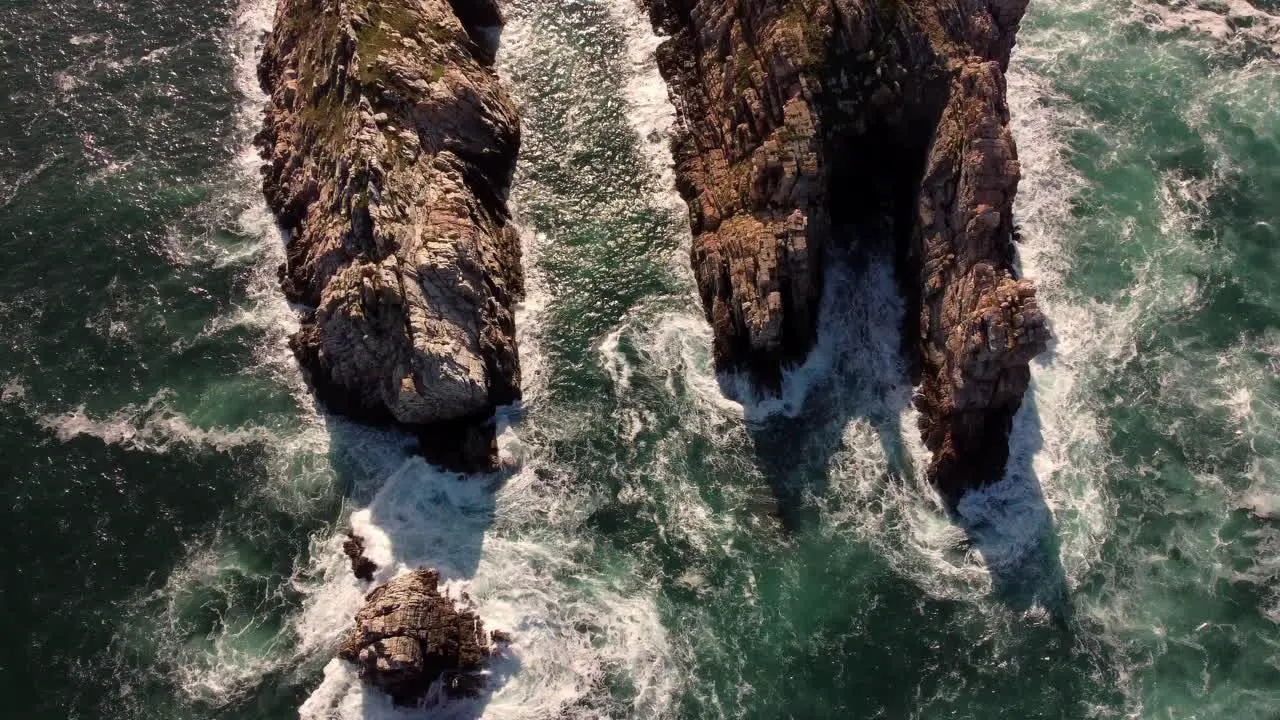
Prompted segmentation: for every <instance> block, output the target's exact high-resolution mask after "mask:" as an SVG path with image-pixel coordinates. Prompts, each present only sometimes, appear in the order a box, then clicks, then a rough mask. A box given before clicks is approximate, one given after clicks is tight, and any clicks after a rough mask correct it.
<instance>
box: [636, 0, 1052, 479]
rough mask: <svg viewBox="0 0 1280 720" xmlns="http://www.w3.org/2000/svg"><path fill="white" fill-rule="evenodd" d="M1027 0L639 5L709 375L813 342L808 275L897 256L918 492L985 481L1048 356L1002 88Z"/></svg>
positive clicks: (761, 368)
mask: <svg viewBox="0 0 1280 720" xmlns="http://www.w3.org/2000/svg"><path fill="white" fill-rule="evenodd" d="M1025 6H1026V0H740V1H739V2H732V3H729V2H724V0H652V2H651V4H650V6H649V7H650V14H651V17H652V19H653V23H654V25H655V28H656V29H658V31H659V32H662V33H665V34H667V35H669V36H670V37H669V39H667V40H666V41H665V42H664V43H663V44H662V46H661V47H660V48H659V51H658V60H659V67H660V69H661V71H662V74H663V76H664V78H665V79H666V80H667V81H668V84H669V88H670V95H671V98H672V100H673V102H674V104H675V106H676V110H677V113H678V116H679V118H680V123H679V128H678V131H677V134H676V137H675V138H674V140H673V143H672V146H673V152H674V157H675V164H676V177H677V183H678V186H679V190H680V192H681V194H682V195H683V197H684V198H685V200H686V201H687V202H688V205H689V215H690V224H691V226H692V229H693V233H694V243H693V250H692V263H693V267H694V270H695V274H696V276H697V280H698V288H699V292H700V294H701V297H702V301H703V305H704V309H705V311H706V314H707V317H708V319H709V320H710V321H711V323H712V326H713V329H714V336H715V357H716V360H717V365H718V366H719V367H720V368H721V369H726V370H741V371H746V372H748V373H750V374H751V375H752V377H753V378H754V379H755V380H756V381H757V383H758V384H761V385H765V386H769V385H773V384H776V383H777V381H778V377H779V369H780V367H782V366H783V365H785V364H786V363H788V362H791V361H796V360H799V359H800V358H801V357H802V356H803V355H804V353H805V352H807V351H808V349H809V348H810V347H811V346H812V344H813V340H814V332H815V329H816V324H817V314H818V301H819V298H820V297H821V294H822V292H821V291H822V276H823V271H824V258H825V257H826V254H827V253H828V252H829V251H831V250H832V249H833V248H836V247H841V246H847V245H848V244H849V243H856V242H862V241H863V240H860V239H859V238H867V237H871V236H887V237H890V238H892V241H893V243H894V248H895V252H896V255H897V258H898V261H899V278H900V281H901V284H902V287H903V291H904V294H905V295H906V297H907V300H908V308H909V311H908V318H907V328H906V338H907V342H906V344H907V346H908V347H907V351H908V353H909V355H910V356H911V359H912V363H911V365H912V366H913V367H914V373H915V374H916V375H917V378H916V379H917V380H918V381H919V383H920V390H919V393H918V396H917V405H918V407H919V408H920V410H921V411H922V412H921V431H922V433H923V436H924V439H925V443H926V444H927V445H928V447H929V449H930V450H932V451H933V460H932V465H931V467H930V471H929V472H930V477H931V479H932V480H933V481H934V482H935V484H936V485H937V487H938V488H939V490H940V491H941V492H942V493H943V495H944V496H945V497H946V498H947V499H948V500H950V501H951V502H952V503H954V502H955V501H956V500H957V499H958V497H959V495H960V494H961V493H962V492H963V490H964V489H965V488H968V487H972V486H976V485H981V484H983V483H985V482H989V481H992V480H994V479H997V478H998V477H999V476H1000V473H1001V471H1002V469H1003V467H1004V464H1005V462H1006V461H1007V456H1008V441H1007V436H1008V431H1009V427H1010V424H1011V421H1012V417H1013V414H1014V413H1015V412H1016V411H1017V409H1018V406H1019V405H1020V403H1021V399H1022V395H1023V392H1024V391H1025V390H1026V387H1027V384H1028V382H1029V378H1030V374H1029V370H1028V367H1027V365H1028V362H1029V361H1030V359H1031V358H1032V357H1034V356H1035V355H1036V354H1037V353H1039V352H1040V351H1041V350H1043V349H1044V347H1045V344H1046V342H1047V340H1048V330H1047V328H1046V325H1045V319H1044V317H1043V315H1042V313H1041V312H1040V310H1039V309H1038V308H1037V306H1036V301H1035V290H1034V288H1033V287H1032V285H1031V284H1030V283H1029V282H1027V281H1025V280H1019V279H1017V277H1016V272H1015V268H1014V252H1013V245H1012V234H1013V220H1012V205H1013V198H1014V193H1015V191H1016V188H1017V182H1018V177H1019V168H1018V162H1017V155H1016V151H1015V148H1014V144H1013V139H1012V137H1011V136H1010V134H1009V131H1008V128H1007V123H1008V110H1007V107H1006V104H1005V99H1004V94H1005V82H1004V71H1005V69H1006V67H1007V65H1008V61H1009V53H1010V51H1011V50H1012V47H1013V42H1014V35H1015V33H1016V30H1017V27H1018V23H1019V21H1020V19H1021V17H1022V13H1023V11H1024V10H1025Z"/></svg>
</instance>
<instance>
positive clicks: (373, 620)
mask: <svg viewBox="0 0 1280 720" xmlns="http://www.w3.org/2000/svg"><path fill="white" fill-rule="evenodd" d="M439 581H440V576H439V575H438V574H437V573H436V572H435V571H434V570H418V571H415V572H411V573H408V574H405V575H400V576H398V577H396V578H394V579H393V580H391V581H390V582H388V583H386V584H385V585H380V586H378V587H376V588H374V589H373V590H372V591H371V592H370V593H369V594H368V595H367V596H366V597H365V606H364V607H363V608H361V609H360V611H359V612H358V613H356V626H355V629H353V630H352V631H351V634H350V635H349V636H348V637H347V639H346V640H345V641H344V642H343V643H342V646H341V648H339V650H338V656H339V657H341V658H342V659H344V660H347V661H350V662H352V663H354V664H355V665H356V667H357V668H358V669H359V673H360V679H361V680H363V681H364V682H366V683H368V684H370V685H372V686H374V687H377V688H379V689H381V690H383V691H384V692H386V693H387V694H388V695H390V696H391V697H392V699H393V700H395V701H396V703H398V704H401V705H410V704H414V703H416V702H418V701H419V700H421V699H422V698H423V697H424V696H425V695H426V694H427V691H428V690H429V689H430V688H431V685H432V684H433V683H435V682H436V681H443V685H442V688H443V690H444V692H445V693H446V694H450V695H467V694H472V693H474V692H476V691H477V690H478V689H479V688H480V687H481V686H482V685H483V676H480V675H478V674H477V673H478V672H479V671H480V670H481V669H482V668H483V667H484V665H485V662H486V661H487V659H488V658H489V657H490V655H491V654H492V652H493V651H492V650H491V648H490V646H489V643H488V638H486V637H485V634H484V628H483V625H482V623H481V622H480V619H479V618H477V617H476V615H475V613H473V612H471V611H470V610H465V609H463V610H459V609H458V608H457V607H456V606H455V605H454V602H453V601H452V600H451V599H449V598H448V597H445V596H443V595H441V594H440V592H439V590H438V589H437V587H438V585H439Z"/></svg>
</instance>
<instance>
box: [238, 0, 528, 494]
mask: <svg viewBox="0 0 1280 720" xmlns="http://www.w3.org/2000/svg"><path fill="white" fill-rule="evenodd" d="M457 6H458V7H461V8H462V9H463V11H461V12H459V11H456V10H455V6H454V5H453V4H451V3H449V2H447V1H446V0H279V2H278V5H277V10H276V18H275V29H274V31H273V32H272V34H271V36H270V38H269V39H268V41H267V44H266V48H265V50H264V52H263V57H262V61H261V63H260V65H259V76H260V79H261V81H262V85H263V87H264V88H265V89H266V90H267V92H268V93H270V95H271V104H270V107H269V108H268V111H267V117H266V122H265V126H264V128H263V130H262V132H261V133H260V134H259V136H258V144H259V146H260V147H261V149H262V152H263V155H264V157H265V158H266V160H267V162H268V164H267V165H266V167H265V168H264V180H263V188H264V191H265V194H266V197H267V202H268V204H269V205H270V206H271V208H272V210H273V211H274V212H275V213H276V214H277V216H278V218H279V221H280V224H281V225H282V226H283V227H284V229H285V230H287V231H288V241H287V262H286V263H285V264H284V265H283V266H282V267H281V270H280V280H281V284H282V286H283V288H284V291H285V294H286V295H287V296H288V298H289V299H290V300H291V301H293V302H295V303H298V304H300V305H303V306H305V307H306V308H308V309H307V311H306V312H305V314H304V316H303V318H302V323H301V328H300V329H299V330H298V332H297V333H296V334H295V335H294V336H293V338H292V340H291V346H292V348H293V350H294V352H295V354H296V355H297V356H298V358H299V360H300V361H301V363H302V365H303V366H304V368H305V369H306V370H307V371H308V374H309V376H310V379H311V381H312V383H313V385H314V386H315V388H316V391H317V393H318V395H319V396H320V398H321V399H322V400H323V401H324V403H325V404H326V405H327V406H328V407H329V408H330V409H332V410H334V411H337V412H340V413H344V414H348V415H351V416H353V417H356V418H358V419H362V420H366V421H371V422H377V423H394V424H398V425H401V426H406V427H409V428H411V429H414V430H415V431H417V432H418V433H419V435H420V436H421V437H422V438H423V443H422V444H423V449H424V452H426V453H428V455H429V456H432V459H433V460H438V461H440V462H443V463H446V464H448V465H450V466H453V467H456V468H459V469H473V468H477V467H481V468H483V467H489V466H491V465H492V464H493V461H494V458H495V448H494V443H493V431H492V427H491V424H490V423H489V421H490V419H491V416H492V413H493V409H494V407H495V406H497V405H501V404H505V403H509V402H512V401H513V400H515V399H516V398H517V397H518V395H519V363H518V359H517V354H516V344H515V326H514V320H513V315H512V309H513V306H514V304H515V302H516V301H517V300H518V299H519V297H520V295H521V294H522V292H523V286H522V275H521V270H520V245H519V241H518V238H517V234H516V230H515V228H514V227H513V226H512V225H511V223H510V222H509V216H508V210H507V205H506V194H507V190H508V186H509V183H510V179H511V173H512V169H513V164H514V162H515V158H516V154H517V151H518V148H519V140H520V138H519V122H518V118H517V116H516V111H515V108H514V106H513V104H512V102H511V100H510V99H509V98H508V96H507V94H506V92H505V91H504V90H503V88H502V86H501V84H500V83H499V81H498V77H497V75H496V74H495V72H494V70H493V67H492V62H493V52H494V48H495V41H496V28H495V27H494V26H495V25H497V24H499V23H500V22H501V18H500V15H499V14H498V11H497V7H496V5H494V4H493V3H492V2H485V1H484V0H477V1H476V2H467V3H458V4H457ZM441 438H444V440H443V441H442V440H441ZM459 439H460V440H459ZM442 449H444V450H446V451H445V452H437V451H441V450H442Z"/></svg>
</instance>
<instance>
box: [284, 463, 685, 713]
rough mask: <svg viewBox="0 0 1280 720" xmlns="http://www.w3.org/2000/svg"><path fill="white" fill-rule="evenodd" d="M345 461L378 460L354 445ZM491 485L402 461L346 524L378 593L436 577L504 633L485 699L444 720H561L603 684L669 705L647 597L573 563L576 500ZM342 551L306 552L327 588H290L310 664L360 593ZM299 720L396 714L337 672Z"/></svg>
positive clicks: (665, 661)
mask: <svg viewBox="0 0 1280 720" xmlns="http://www.w3.org/2000/svg"><path fill="white" fill-rule="evenodd" d="M348 452H353V453H361V454H363V453H368V452H381V453H384V454H386V453H390V456H392V457H394V456H396V452H397V451H396V450H395V449H394V448H391V449H388V448H381V449H379V448H378V446H377V445H376V444H370V443H369V442H367V438H366V439H363V440H362V441H361V442H360V444H359V445H358V446H350V447H349V448H348ZM494 482H495V481H494V480H493V479H486V478H483V477H459V476H457V475H454V474H451V473H444V472H441V471H439V470H437V469H435V468H432V467H431V466H429V465H427V464H426V463H425V462H423V461H422V460H421V459H420V458H408V459H403V460H402V461H401V462H400V465H399V466H398V467H396V469H395V470H394V471H393V472H392V473H391V474H390V476H389V477H387V478H386V481H385V484H383V485H382V486H381V487H380V488H379V489H378V491H377V493H376V495H375V496H374V498H373V500H372V502H371V503H370V504H369V505H368V506H367V507H365V508H362V509H360V510H358V511H356V512H355V513H353V514H352V516H351V526H352V528H353V530H354V531H355V532H356V534H358V535H360V536H361V537H362V538H364V539H365V543H366V555H367V556H368V557H369V558H370V559H371V560H373V561H374V562H376V563H377V564H378V565H379V570H378V572H377V575H376V576H375V582H383V581H385V580H387V579H389V578H391V577H394V576H395V575H397V574H399V573H401V572H405V571H407V570H409V569H412V568H417V567H434V568H436V569H438V570H439V571H440V572H441V576H442V579H443V581H444V588H445V590H446V592H448V593H450V594H452V595H453V596H454V597H460V596H461V594H462V593H467V594H468V595H469V597H470V598H471V601H472V602H474V603H475V606H476V609H477V611H478V613H479V614H480V616H481V617H482V618H483V619H484V620H485V621H486V623H487V624H488V626H489V627H494V628H501V629H503V630H506V631H508V632H509V633H511V635H512V637H513V642H512V644H511V645H510V647H509V648H508V651H509V653H510V657H509V658H508V660H507V661H506V662H505V663H503V662H500V663H498V664H497V665H496V666H495V667H494V668H493V670H492V672H493V673H494V675H495V677H493V678H492V679H491V681H490V690H491V693H492V694H491V695H487V696H486V697H484V698H483V699H482V700H479V701H476V702H474V703H473V702H470V701H456V702H454V703H451V704H449V705H448V706H446V707H445V708H443V709H442V712H443V713H444V716H446V717H449V716H455V715H456V716H461V715H468V716H474V713H475V712H476V710H477V708H479V707H482V708H483V712H484V716H485V717H494V718H503V717H553V716H555V717H559V716H561V715H563V714H564V713H566V712H569V708H570V707H571V706H572V705H573V704H575V703H579V702H581V701H583V700H585V699H588V698H591V697H593V696H594V695H595V694H596V693H598V692H600V687H599V683H600V682H601V681H602V679H603V678H604V677H605V676H606V675H608V674H609V673H612V672H624V673H625V674H626V676H627V677H628V678H629V679H630V680H631V681H632V682H634V683H635V684H636V686H637V688H638V696H637V698H636V700H635V703H636V705H637V706H638V708H649V709H655V708H659V707H664V706H665V705H666V704H667V703H668V702H670V697H671V695H672V690H673V686H674V683H675V679H674V677H673V675H672V673H671V672H670V669H669V667H668V666H669V664H670V658H669V657H668V650H667V649H666V646H667V641H666V633H665V630H664V629H663V627H662V625H661V622H660V620H659V617H658V614H657V607H656V597H655V595H654V593H653V590H652V589H648V588H646V587H644V586H643V584H641V583H640V582H639V580H638V579H636V578H631V577H627V576H621V577H618V576H604V575H598V574H597V573H596V572H595V571H593V570H592V569H591V568H590V567H589V566H588V565H585V564H583V560H584V559H585V558H586V557H588V556H590V554H591V552H592V549H591V547H590V545H589V543H588V541H585V540H583V539H580V538H577V537H575V536H576V535H577V534H578V532H577V531H578V530H579V528H578V526H577V523H576V522H568V523H564V522H563V521H564V520H577V519H580V516H579V515H578V514H577V513H576V511H574V510H573V509H571V508H568V507H565V506H566V505H570V504H572V503H573V502H574V497H573V496H571V495H568V494H565V493H563V492H561V491H560V489H559V488H557V487H555V485H554V484H547V483H545V482H543V481H541V480H539V478H538V477H537V474H536V473H535V472H534V471H533V469H532V468H529V467H526V468H525V469H524V470H522V471H520V472H519V473H518V474H517V475H516V476H515V477H513V478H511V479H510V480H508V481H507V482H505V483H503V484H501V486H500V487H498V488H496V491H495V488H494V487H493V484H494ZM339 545H340V543H339V541H338V539H330V540H328V541H326V542H324V543H322V544H321V545H319V546H318V547H317V548H315V552H314V553H313V554H314V556H315V557H316V562H317V563H318V566H317V567H316V568H315V569H314V570H313V573H312V574H315V575H317V576H320V577H322V578H323V582H322V583H320V584H318V585H315V586H311V587H308V586H306V585H305V584H303V585H301V586H300V587H301V588H302V589H303V591H304V592H305V593H307V595H308V598H307V601H306V604H305V610H304V612H303V614H302V615H301V616H300V618H299V619H298V621H297V630H298V633H299V635H300V637H301V638H302V648H303V649H304V652H307V653H308V654H316V653H322V652H331V651H332V649H333V647H334V646H335V644H336V642H337V640H338V638H339V636H340V634H341V633H343V632H344V631H345V628H346V627H347V625H348V623H349V618H350V617H351V616H352V615H353V614H354V613H355V611H356V610H357V609H358V608H359V607H360V605H361V603H362V597H363V590H364V589H365V586H363V585H362V584H361V583H360V582H359V581H357V580H355V579H354V578H353V577H352V576H351V572H350V569H349V568H347V567H345V558H344V557H342V555H341V551H340V547H339ZM301 712H302V716H303V717H304V718H322V717H323V718H328V717H341V718H347V717H361V715H360V714H359V713H361V712H374V713H375V715H374V716H375V717H395V716H400V715H403V712H402V711H397V710H394V709H393V708H391V707H390V705H388V704H387V703H386V701H385V700H384V699H383V698H381V697H378V693H376V692H374V691H369V690H367V689H366V688H364V687H363V686H362V685H361V684H360V683H359V682H358V681H357V680H356V678H355V677H354V676H353V674H352V673H351V672H350V671H349V669H346V668H343V667H341V663H340V662H337V661H335V662H334V663H331V664H330V666H329V667H328V668H326V671H325V679H324V680H323V681H322V683H321V685H320V687H319V688H318V689H317V690H316V691H315V693H313V694H312V696H311V697H310V698H309V699H308V701H307V703H306V704H305V705H304V706H303V708H302V710H301Z"/></svg>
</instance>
